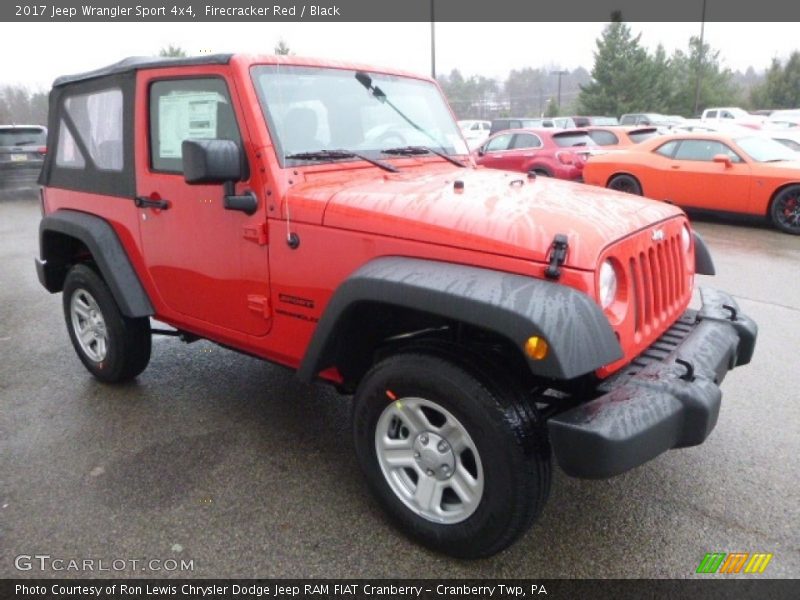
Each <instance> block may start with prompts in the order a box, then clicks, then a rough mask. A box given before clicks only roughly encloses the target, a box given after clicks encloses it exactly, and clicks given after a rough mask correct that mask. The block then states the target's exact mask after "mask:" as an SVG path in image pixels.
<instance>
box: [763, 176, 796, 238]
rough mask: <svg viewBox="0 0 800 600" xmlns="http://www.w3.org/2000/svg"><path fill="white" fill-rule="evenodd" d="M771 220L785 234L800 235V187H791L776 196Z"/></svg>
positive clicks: (771, 207) (770, 216) (770, 208)
mask: <svg viewBox="0 0 800 600" xmlns="http://www.w3.org/2000/svg"><path fill="white" fill-rule="evenodd" d="M769 218H770V220H771V221H772V224H773V225H774V226H775V227H776V228H777V229H780V230H781V231H783V232H784V233H791V234H794V235H800V185H790V186H789V187H787V188H784V189H782V190H781V191H780V192H778V193H777V194H776V195H775V197H774V198H773V199H772V203H771V204H770V207H769Z"/></svg>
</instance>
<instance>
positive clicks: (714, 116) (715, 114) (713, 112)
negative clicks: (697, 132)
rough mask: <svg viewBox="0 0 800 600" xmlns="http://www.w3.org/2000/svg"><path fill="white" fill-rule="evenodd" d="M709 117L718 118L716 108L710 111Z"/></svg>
mask: <svg viewBox="0 0 800 600" xmlns="http://www.w3.org/2000/svg"><path fill="white" fill-rule="evenodd" d="M707 117H708V118H709V119H716V118H717V111H715V110H710V111H708V115H707Z"/></svg>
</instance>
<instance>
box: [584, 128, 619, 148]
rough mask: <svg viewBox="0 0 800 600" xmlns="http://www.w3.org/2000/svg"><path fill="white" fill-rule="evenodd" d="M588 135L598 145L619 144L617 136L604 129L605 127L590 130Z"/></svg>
mask: <svg viewBox="0 0 800 600" xmlns="http://www.w3.org/2000/svg"><path fill="white" fill-rule="evenodd" d="M589 136H590V137H591V138H592V139H593V140H594V143H595V144H597V145H598V146H613V145H614V144H619V139H618V138H617V136H616V135H614V134H613V133H611V132H610V131H606V130H605V129H598V130H596V131H590V132H589Z"/></svg>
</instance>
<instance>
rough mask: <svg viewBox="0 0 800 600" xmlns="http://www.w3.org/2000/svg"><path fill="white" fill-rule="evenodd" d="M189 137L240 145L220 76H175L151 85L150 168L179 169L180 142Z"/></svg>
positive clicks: (228, 96) (181, 158)
mask: <svg viewBox="0 0 800 600" xmlns="http://www.w3.org/2000/svg"><path fill="white" fill-rule="evenodd" d="M190 139H224V140H232V141H234V142H237V143H238V144H240V145H241V136H240V135H239V129H238V127H237V125H236V116H235V114H234V112H233V107H232V106H231V101H230V95H229V94H228V88H227V86H226V85H225V82H224V81H223V80H222V79H219V78H207V79H175V80H168V81H167V80H165V81H157V82H155V83H153V84H152V85H151V86H150V165H151V166H152V168H153V169H154V170H156V171H168V172H172V173H182V172H183V156H182V149H181V146H182V144H183V141H184V140H190Z"/></svg>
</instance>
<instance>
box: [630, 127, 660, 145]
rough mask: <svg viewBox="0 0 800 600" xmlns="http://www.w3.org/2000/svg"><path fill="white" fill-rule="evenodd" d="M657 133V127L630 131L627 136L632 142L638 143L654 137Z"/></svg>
mask: <svg viewBox="0 0 800 600" xmlns="http://www.w3.org/2000/svg"><path fill="white" fill-rule="evenodd" d="M657 135H658V130H657V129H645V130H642V131H631V132H629V133H628V137H629V138H630V139H631V141H632V142H633V143H634V144H640V143H642V142H643V141H645V140H649V139H650V138H651V137H655V136H657Z"/></svg>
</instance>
